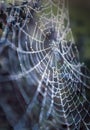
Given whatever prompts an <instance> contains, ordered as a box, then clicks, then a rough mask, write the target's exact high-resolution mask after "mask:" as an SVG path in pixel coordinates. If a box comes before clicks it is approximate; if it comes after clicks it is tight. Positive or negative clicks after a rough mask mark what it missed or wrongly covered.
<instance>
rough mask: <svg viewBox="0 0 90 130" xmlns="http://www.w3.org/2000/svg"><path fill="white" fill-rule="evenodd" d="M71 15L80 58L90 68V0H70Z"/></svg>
mask: <svg viewBox="0 0 90 130" xmlns="http://www.w3.org/2000/svg"><path fill="white" fill-rule="evenodd" d="M69 15H70V22H71V28H72V32H73V35H74V38H75V42H76V44H77V47H78V50H79V54H80V60H81V62H83V61H84V62H85V64H86V65H87V66H88V67H89V68H90V0H69Z"/></svg>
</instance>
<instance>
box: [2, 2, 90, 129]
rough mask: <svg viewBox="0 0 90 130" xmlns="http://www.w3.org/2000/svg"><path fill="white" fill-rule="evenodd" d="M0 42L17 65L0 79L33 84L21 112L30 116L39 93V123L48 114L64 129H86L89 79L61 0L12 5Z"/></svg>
mask: <svg viewBox="0 0 90 130" xmlns="http://www.w3.org/2000/svg"><path fill="white" fill-rule="evenodd" d="M21 14H22V16H23V17H22V16H21ZM10 27H11V29H10ZM1 42H4V43H7V45H8V46H9V47H10V48H12V49H13V50H14V51H15V52H16V53H17V57H18V61H19V65H20V69H18V68H17V67H14V68H15V70H13V71H12V72H11V74H10V75H9V76H6V77H4V78H3V77H1V82H5V81H10V80H20V79H21V78H26V79H27V80H29V81H31V79H32V80H33V82H34V83H35V84H37V89H36V91H35V93H34V96H33V98H32V101H31V102H30V103H29V104H28V106H27V109H26V112H25V114H30V112H31V110H32V109H33V108H34V105H35V104H36V101H37V100H38V95H42V101H41V108H40V114H39V124H42V122H43V121H44V120H48V119H49V118H50V117H51V118H52V119H53V120H52V122H54V123H55V122H56V124H59V125H65V126H66V129H68V130H70V129H73V130H79V129H80V127H81V126H83V129H85V130H89V129H90V113H89V112H90V102H89V101H88V99H87V97H86V88H87V89H89V85H88V84H89V80H90V77H89V76H88V70H87V69H86V67H85V65H84V64H83V63H82V64H81V63H80V59H79V54H78V50H77V47H76V45H75V41H74V38H73V35H72V31H71V28H70V21H69V14H68V7H67V3H66V2H65V1H64V0H60V1H58V0H57V1H54V0H45V1H44V0H42V1H29V2H26V3H24V4H20V5H13V6H12V8H11V10H10V13H9V16H8V19H7V25H6V27H5V31H4V33H3V36H2V38H1ZM10 55H11V54H10ZM12 68H13V67H12ZM83 71H84V72H83ZM31 91H32V90H31ZM25 114H24V115H25ZM52 124H53V123H52ZM58 127H60V126H58ZM40 129H41V127H40ZM42 129H43V128H42Z"/></svg>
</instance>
